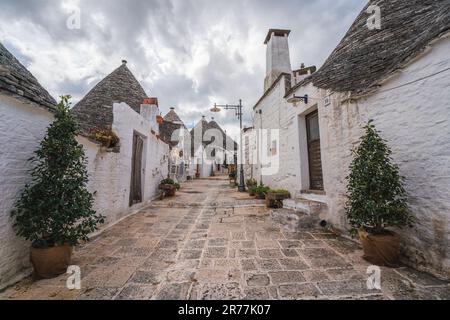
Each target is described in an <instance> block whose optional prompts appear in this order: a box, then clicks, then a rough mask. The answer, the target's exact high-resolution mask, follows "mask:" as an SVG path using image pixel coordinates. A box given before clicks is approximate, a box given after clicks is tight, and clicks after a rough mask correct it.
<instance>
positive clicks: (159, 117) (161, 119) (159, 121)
mask: <svg viewBox="0 0 450 320" xmlns="http://www.w3.org/2000/svg"><path fill="white" fill-rule="evenodd" d="M156 122H157V123H158V124H163V123H164V118H163V117H162V116H160V115H158V116H156Z"/></svg>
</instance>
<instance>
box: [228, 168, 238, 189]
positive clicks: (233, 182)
mask: <svg viewBox="0 0 450 320" xmlns="http://www.w3.org/2000/svg"><path fill="white" fill-rule="evenodd" d="M228 177H229V178H230V184H231V185H232V186H233V187H234V186H235V185H236V171H231V172H230V174H229V175H228Z"/></svg>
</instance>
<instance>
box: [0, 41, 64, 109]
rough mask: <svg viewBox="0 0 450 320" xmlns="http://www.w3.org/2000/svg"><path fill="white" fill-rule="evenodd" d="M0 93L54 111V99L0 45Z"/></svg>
mask: <svg viewBox="0 0 450 320" xmlns="http://www.w3.org/2000/svg"><path fill="white" fill-rule="evenodd" d="M0 92H4V93H7V94H10V95H14V96H16V97H19V98H25V99H27V100H29V101H31V102H34V103H36V104H38V105H40V106H43V107H46V108H47V109H49V110H50V111H54V110H55V106H56V101H55V99H53V97H52V96H51V95H50V94H49V93H48V91H47V90H45V89H44V88H43V87H42V86H41V85H40V84H39V82H38V81H37V79H36V78H35V77H34V76H33V75H32V74H31V73H30V72H29V71H28V70H27V69H26V68H25V67H24V66H23V65H22V64H21V63H20V62H19V61H18V60H17V59H16V58H15V57H14V56H13V55H12V54H11V53H10V52H9V51H8V50H7V49H6V48H5V47H4V46H3V44H1V43H0Z"/></svg>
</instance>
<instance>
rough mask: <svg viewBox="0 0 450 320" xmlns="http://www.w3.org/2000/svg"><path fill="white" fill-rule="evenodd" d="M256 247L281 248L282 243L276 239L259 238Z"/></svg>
mask: <svg viewBox="0 0 450 320" xmlns="http://www.w3.org/2000/svg"><path fill="white" fill-rule="evenodd" d="M256 247H257V248H258V249H279V248H280V245H279V244H278V242H277V241H276V240H257V241H256Z"/></svg>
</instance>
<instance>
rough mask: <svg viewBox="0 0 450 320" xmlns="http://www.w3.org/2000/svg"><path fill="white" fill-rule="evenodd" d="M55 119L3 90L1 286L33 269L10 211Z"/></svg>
mask: <svg viewBox="0 0 450 320" xmlns="http://www.w3.org/2000/svg"><path fill="white" fill-rule="evenodd" d="M52 121H53V115H52V114H51V113H50V112H49V111H47V110H46V109H43V108H40V107H37V106H36V105H30V104H26V103H24V102H23V101H21V100H17V99H14V98H11V97H9V96H5V95H3V94H0V132H1V135H0V148H1V151H0V243H1V245H0V289H1V288H4V287H5V286H7V285H10V284H12V283H14V282H16V281H18V280H20V279H21V278H23V277H24V276H26V275H28V274H29V273H30V272H31V269H30V263H29V254H30V251H29V247H30V244H29V243H27V242H26V241H24V240H23V239H22V238H19V237H17V236H16V234H15V232H14V230H13V228H12V220H11V216H10V213H11V210H12V209H13V206H14V204H15V202H16V200H17V198H18V197H19V196H20V193H21V192H22V190H23V188H24V186H25V184H27V183H28V182H30V178H31V177H30V175H29V172H28V170H29V169H31V166H30V163H29V162H28V161H27V159H29V158H30V157H32V156H33V152H34V151H35V150H36V149H37V148H38V147H39V143H40V142H41V140H42V139H43V138H44V136H45V133H46V130H47V127H48V126H49V124H50V123H51V122H52Z"/></svg>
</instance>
